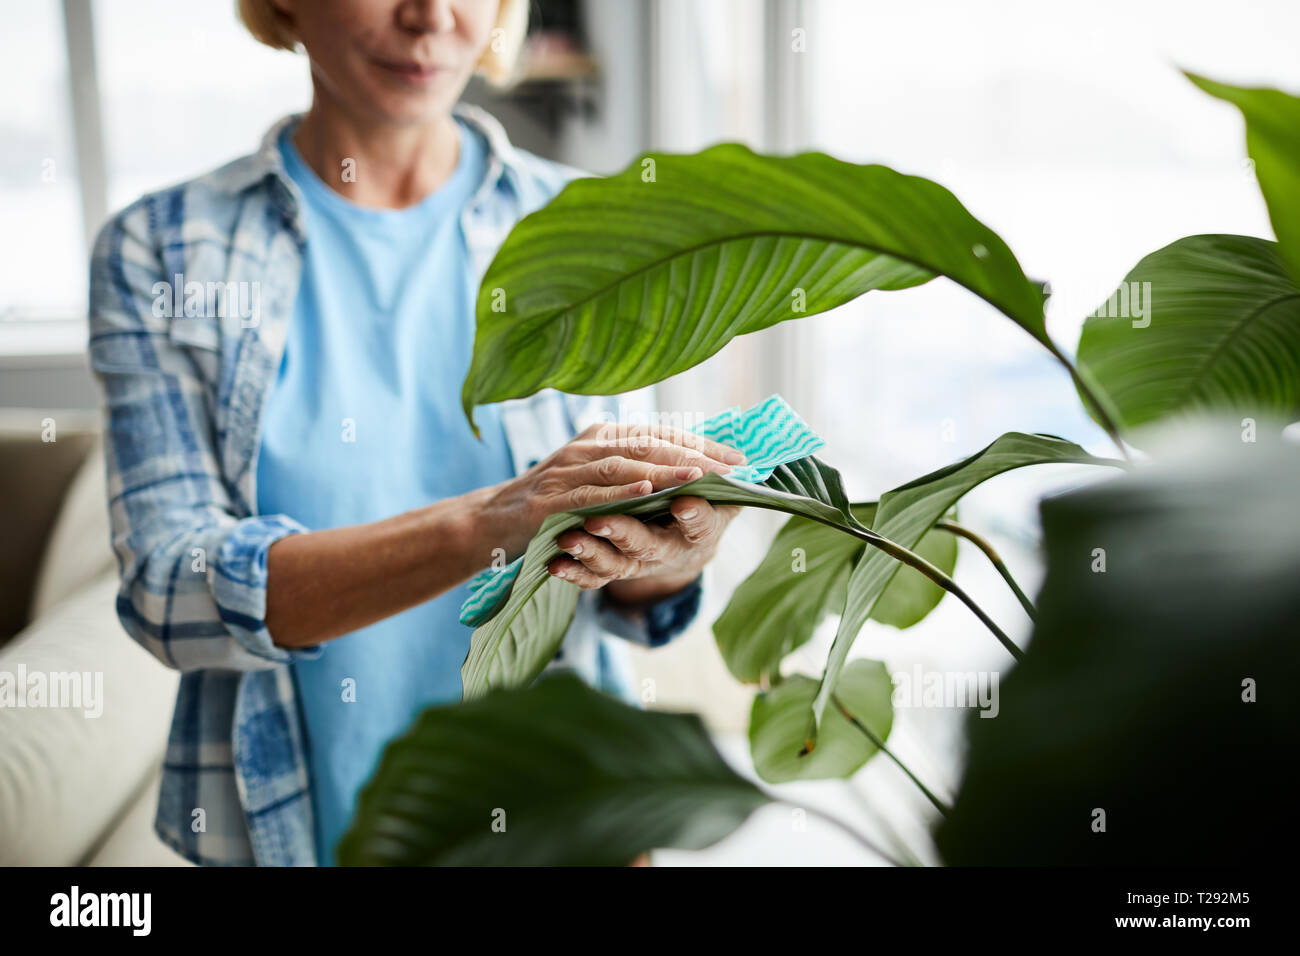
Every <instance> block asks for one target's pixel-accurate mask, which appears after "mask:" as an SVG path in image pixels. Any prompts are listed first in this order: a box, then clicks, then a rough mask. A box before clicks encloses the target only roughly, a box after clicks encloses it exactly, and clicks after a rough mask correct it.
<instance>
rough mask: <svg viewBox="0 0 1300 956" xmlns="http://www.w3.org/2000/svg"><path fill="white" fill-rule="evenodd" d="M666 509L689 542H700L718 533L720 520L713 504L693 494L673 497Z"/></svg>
mask: <svg viewBox="0 0 1300 956" xmlns="http://www.w3.org/2000/svg"><path fill="white" fill-rule="evenodd" d="M668 510H669V511H670V512H671V513H672V516H673V520H674V521H676V522H677V527H678V529H680V531H681V533H682V537H683V538H685V539H686V540H687V541H689V542H690V543H691V544H700V543H701V542H704V541H707V540H708V539H709V538H712V537H713V536H714V535H716V534H717V533H718V531H719V530H720V528H721V525H722V522H721V520H720V516H719V514H718V512H717V511H716V509H714V507H713V505H711V504H709V502H708V501H706V500H705V499H703V498H697V497H695V496H694V495H682V497H680V498H674V499H673V502H672V504H671V505H669V506H668Z"/></svg>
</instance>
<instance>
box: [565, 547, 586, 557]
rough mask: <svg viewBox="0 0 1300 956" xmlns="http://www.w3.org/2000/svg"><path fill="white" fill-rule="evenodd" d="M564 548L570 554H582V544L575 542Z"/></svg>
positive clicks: (575, 555)
mask: <svg viewBox="0 0 1300 956" xmlns="http://www.w3.org/2000/svg"><path fill="white" fill-rule="evenodd" d="M564 550H565V551H567V552H569V554H571V555H573V556H574V557H577V556H578V555H580V554H582V545H580V544H575V545H573V546H572V547H569V548H565V549H564Z"/></svg>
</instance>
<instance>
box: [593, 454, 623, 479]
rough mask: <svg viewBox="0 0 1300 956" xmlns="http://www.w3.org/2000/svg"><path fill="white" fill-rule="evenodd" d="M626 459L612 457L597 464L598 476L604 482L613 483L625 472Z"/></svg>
mask: <svg viewBox="0 0 1300 956" xmlns="http://www.w3.org/2000/svg"><path fill="white" fill-rule="evenodd" d="M625 461H627V459H626V458H620V457H618V456H617V455H610V456H608V457H606V458H602V459H600V461H598V462H596V474H597V476H598V477H600V479H601V480H602V481H605V482H607V483H612V482H613V481H614V480H615V479H616V478H618V476H619V474H620V473H621V472H622V470H623V463H624V462H625Z"/></svg>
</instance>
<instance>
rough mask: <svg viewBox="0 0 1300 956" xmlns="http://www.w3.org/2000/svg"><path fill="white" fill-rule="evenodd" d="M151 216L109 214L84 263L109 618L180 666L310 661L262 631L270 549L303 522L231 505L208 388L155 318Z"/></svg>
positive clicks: (158, 271) (138, 211) (145, 206)
mask: <svg viewBox="0 0 1300 956" xmlns="http://www.w3.org/2000/svg"><path fill="white" fill-rule="evenodd" d="M152 213H153V210H151V209H150V207H149V201H148V200H142V201H141V202H139V203H137V204H135V205H134V206H131V207H129V208H128V209H127V210H125V211H124V212H123V213H121V214H120V215H119V216H117V217H116V218H115V219H114V220H112V221H111V222H110V223H109V224H108V225H107V226H105V228H104V229H103V231H102V232H101V233H100V235H99V238H98V239H97V241H96V243H95V248H94V253H93V256H92V260H91V275H90V364H91V368H92V370H93V371H94V373H95V376H96V378H97V380H98V381H99V383H100V387H101V389H102V391H103V395H104V403H105V409H106V415H107V422H106V435H105V442H104V445H105V457H106V462H107V481H108V499H109V516H110V522H111V525H112V544H113V550H114V553H115V554H116V556H117V561H118V568H119V571H120V575H121V586H120V589H119V592H118V598H117V613H118V617H119V619H120V620H121V622H122V625H123V627H124V628H125V629H126V631H127V633H128V634H130V635H131V637H132V638H134V639H135V640H136V641H137V642H139V643H140V644H141V645H143V646H144V647H145V648H146V649H147V650H148V651H150V652H151V653H152V654H154V656H156V657H157V658H158V659H159V660H161V661H162V662H163V663H165V664H167V665H168V666H170V667H174V668H176V669H178V670H183V671H187V670H201V669H222V670H257V669H262V668H266V667H270V666H273V665H274V664H276V663H280V662H284V661H289V660H292V659H293V658H295V657H310V656H315V655H317V654H319V653H320V650H319V649H318V648H308V649H302V650H287V649H285V648H281V647H277V646H276V645H275V644H274V642H273V640H272V638H271V635H270V633H269V632H268V631H267V628H266V621H265V616H266V586H267V552H268V551H269V550H270V547H271V545H272V544H273V543H274V542H275V541H277V540H279V539H280V538H283V537H285V536H286V535H290V534H297V533H300V532H303V531H305V530H307V529H305V528H304V527H302V526H301V525H300V524H298V523H297V522H295V521H293V520H292V519H290V518H288V517H287V516H284V515H253V516H247V514H246V510H247V509H238V508H236V507H235V505H234V503H233V499H232V495H231V491H230V488H229V487H228V486H227V484H226V481H225V479H224V476H223V474H222V471H221V468H220V465H219V462H220V457H219V452H218V443H217V438H216V436H217V427H218V426H217V421H216V409H215V399H214V395H213V389H212V388H211V387H210V385H209V383H208V382H207V381H206V380H205V379H204V377H203V373H202V370H201V369H200V367H199V363H197V362H196V361H195V359H194V357H193V356H192V355H189V354H187V352H186V350H185V349H184V348H183V347H182V346H180V345H177V344H176V343H174V342H173V341H172V339H171V335H170V327H171V326H170V319H169V318H167V317H166V316H165V315H157V314H155V311H156V310H155V309H154V302H155V299H156V297H157V295H158V292H157V291H156V289H155V287H156V286H157V285H158V283H160V282H161V283H165V282H166V280H165V279H164V273H165V270H164V268H163V264H162V260H161V256H160V252H159V249H158V243H157V241H156V240H155V238H154V236H153V235H152V228H151V222H152V221H153V216H152ZM159 311H161V310H159ZM241 510H242V511H243V512H244V513H241Z"/></svg>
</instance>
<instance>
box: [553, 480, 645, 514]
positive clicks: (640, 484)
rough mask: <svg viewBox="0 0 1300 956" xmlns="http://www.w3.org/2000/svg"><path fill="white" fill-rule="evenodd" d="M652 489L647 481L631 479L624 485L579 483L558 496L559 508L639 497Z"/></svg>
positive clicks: (593, 504)
mask: <svg viewBox="0 0 1300 956" xmlns="http://www.w3.org/2000/svg"><path fill="white" fill-rule="evenodd" d="M653 491H654V485H652V484H651V483H650V482H648V481H632V482H628V483H627V484H625V485H579V486H578V487H577V488H572V489H570V490H569V491H567V492H566V493H564V494H562V495H560V496H559V499H558V500H559V505H560V508H559V510H561V511H572V510H573V509H575V508H591V507H594V506H595V505H607V504H610V503H611V502H614V501H626V500H628V499H629V498H640V497H641V496H642V495H648V494H650V493H651V492H653Z"/></svg>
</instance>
